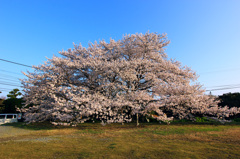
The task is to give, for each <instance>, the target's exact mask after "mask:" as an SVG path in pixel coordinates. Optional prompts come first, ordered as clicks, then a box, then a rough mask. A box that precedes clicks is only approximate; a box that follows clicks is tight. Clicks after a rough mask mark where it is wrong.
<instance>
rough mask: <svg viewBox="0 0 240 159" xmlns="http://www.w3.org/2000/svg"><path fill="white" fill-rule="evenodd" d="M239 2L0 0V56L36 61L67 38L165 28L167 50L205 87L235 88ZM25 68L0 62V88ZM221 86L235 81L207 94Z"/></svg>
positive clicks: (239, 74)
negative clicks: (193, 73) (187, 67)
mask: <svg viewBox="0 0 240 159" xmlns="http://www.w3.org/2000/svg"><path fill="white" fill-rule="evenodd" d="M239 8H240V0H168V1H167V0H148V1H147V0H108V1H106V0H105V1H104V0H102V1H99V0H95V1H90V0H89V1H81V0H71V1H68V0H29V1H27V0H21V1H20V0H0V58H1V59H5V60H11V61H14V62H18V63H22V64H26V65H39V64H40V63H43V62H44V61H46V58H45V57H48V58H52V56H53V54H55V55H58V51H61V50H63V49H64V50H66V49H68V48H73V42H74V43H76V44H78V43H80V42H81V43H82V45H83V46H87V44H88V42H94V41H95V40H96V41H99V40H102V39H105V40H109V39H110V38H113V39H116V40H117V39H121V38H122V36H123V35H124V34H134V33H146V32H147V31H150V32H158V33H167V34H168V38H169V40H171V43H170V45H169V46H168V47H167V50H166V52H167V54H168V56H169V57H170V58H175V59H176V60H178V61H180V62H182V64H183V65H187V66H189V67H191V68H192V69H193V70H195V71H196V72H197V74H198V75H199V76H200V77H199V79H198V81H199V82H200V83H201V84H202V85H204V87H205V88H206V89H217V88H220V89H221V88H223V87H216V86H223V85H230V86H224V88H225V87H227V88H232V87H234V86H235V87H236V86H237V87H240V9H239ZM26 70H31V68H30V69H29V68H27V67H23V66H19V65H14V64H10V63H7V62H4V61H0V88H4V89H6V90H5V91H4V92H3V93H2V94H1V95H6V94H7V92H8V90H9V89H13V88H15V86H9V85H6V84H10V85H20V82H18V81H17V78H24V76H23V75H21V71H26ZM6 91H7V92H6ZM227 92H240V88H236V89H226V90H220V91H212V94H214V95H219V94H223V93H227ZM1 95H0V96H1Z"/></svg>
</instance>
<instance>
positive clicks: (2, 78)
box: [0, 77, 21, 83]
mask: <svg viewBox="0 0 240 159" xmlns="http://www.w3.org/2000/svg"><path fill="white" fill-rule="evenodd" d="M0 79H1V80H7V81H11V82H17V83H19V82H21V81H20V80H13V79H9V78H6V77H5V78H4V77H0Z"/></svg>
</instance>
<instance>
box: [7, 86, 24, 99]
mask: <svg viewBox="0 0 240 159" xmlns="http://www.w3.org/2000/svg"><path fill="white" fill-rule="evenodd" d="M20 95H22V93H21V92H19V89H17V88H16V89H13V90H12V91H10V92H9V94H8V95H7V97H8V98H17V96H20Z"/></svg>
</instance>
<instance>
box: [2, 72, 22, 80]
mask: <svg viewBox="0 0 240 159" xmlns="http://www.w3.org/2000/svg"><path fill="white" fill-rule="evenodd" d="M0 76H5V77H9V78H16V79H19V78H18V77H16V76H11V75H7V74H3V73H0Z"/></svg>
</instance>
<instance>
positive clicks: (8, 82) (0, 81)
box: [0, 80, 21, 85]
mask: <svg viewBox="0 0 240 159" xmlns="http://www.w3.org/2000/svg"><path fill="white" fill-rule="evenodd" d="M2 82H3V83H6V84H17V85H18V84H21V83H20V82H12V81H2V80H0V83H2Z"/></svg>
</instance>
